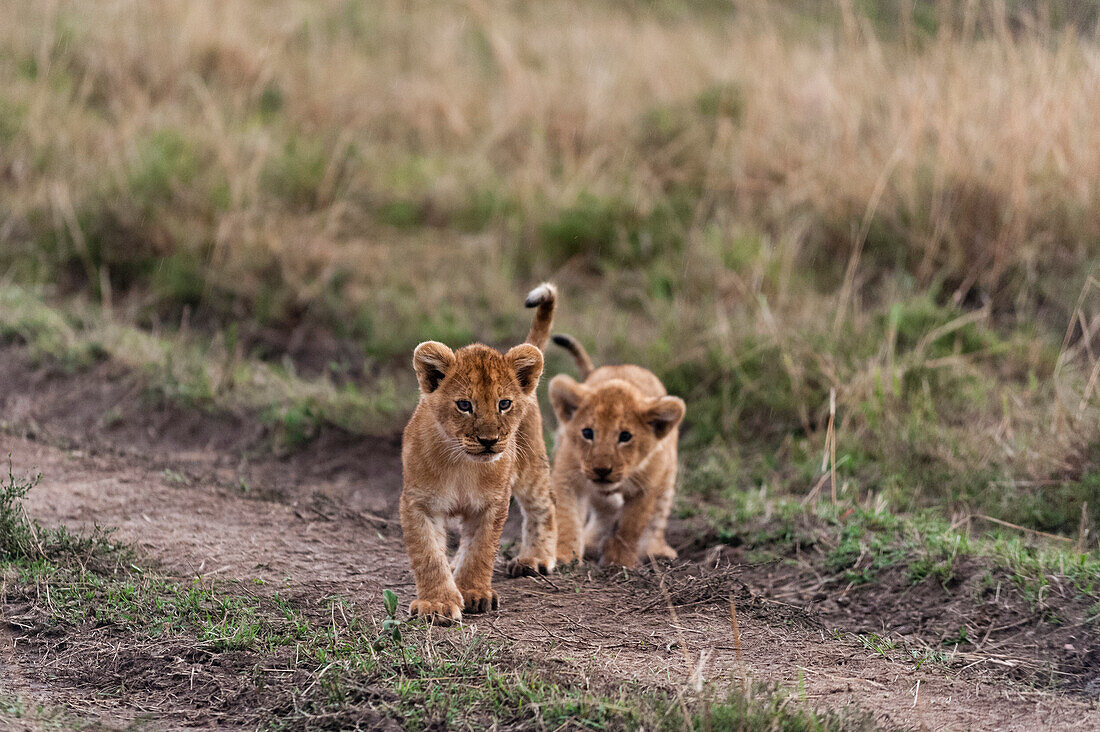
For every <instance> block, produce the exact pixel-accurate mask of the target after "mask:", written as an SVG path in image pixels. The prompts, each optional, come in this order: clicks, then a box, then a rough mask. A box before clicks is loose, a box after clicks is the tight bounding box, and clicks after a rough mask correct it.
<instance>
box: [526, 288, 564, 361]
mask: <svg viewBox="0 0 1100 732" xmlns="http://www.w3.org/2000/svg"><path fill="white" fill-rule="evenodd" d="M557 301H558V288H556V287H554V286H553V285H552V284H550V283H549V282H543V283H542V284H541V285H539V286H538V287H536V288H535V289H533V290H531V291H530V292H529V293H527V299H526V300H524V301H523V304H524V305H525V306H526V307H529V308H538V310H536V311H535V320H534V322H533V323H531V331H530V332H529V333H528V334H527V342H528V343H530V344H531V345H532V346H534V347H535V348H537V349H539V350H540V351H545V350H546V342H547V341H549V340H550V326H551V325H553V323H554V305H555V303H557Z"/></svg>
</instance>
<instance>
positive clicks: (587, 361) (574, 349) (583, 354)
mask: <svg viewBox="0 0 1100 732" xmlns="http://www.w3.org/2000/svg"><path fill="white" fill-rule="evenodd" d="M554 343H556V344H557V345H559V346H561V347H562V348H564V349H565V350H567V351H569V352H570V353H571V354H573V360H574V361H576V362H577V368H578V369H580V372H581V381H584V380H585V379H587V378H588V375H589V374H590V373H592V371H593V370H594V369H595V368H596V367H595V366H593V365H592V359H591V358H589V357H588V351H586V350H584V346H582V345H581V342H580V341H578V340H577V339H576V338H574V337H573V336H571V335H565V334H564V333H558V334H556V335H555V336H554Z"/></svg>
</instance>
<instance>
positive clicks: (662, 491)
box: [550, 335, 685, 567]
mask: <svg viewBox="0 0 1100 732" xmlns="http://www.w3.org/2000/svg"><path fill="white" fill-rule="evenodd" d="M554 343H556V344H558V345H559V346H562V347H564V348H565V349H567V350H568V351H569V352H570V353H572V354H573V358H574V360H575V361H576V362H577V367H578V368H579V369H580V371H581V376H582V377H583V378H584V383H577V382H576V381H574V380H573V379H572V378H570V377H569V376H566V375H565V374H559V375H558V376H555V377H554V378H553V379H552V380H551V381H550V403H551V404H552V405H553V407H554V413H555V414H556V415H557V418H558V432H557V439H556V443H557V448H556V449H557V452H556V454H555V455H554V470H553V473H552V476H551V483H552V484H553V487H554V495H555V499H556V503H557V514H558V551H557V557H558V561H559V562H568V561H572V560H574V559H580V558H582V557H584V556H585V555H586V548H587V549H588V554H590V555H592V556H598V557H599V559H600V563H601V564H620V565H622V566H624V567H634V566H637V564H638V559H639V556H640V557H643V558H644V557H647V556H651V555H652V556H656V557H666V558H669V559H675V558H676V550H675V549H673V548H672V547H670V546H669V545H668V543H667V542H666V541H665V527H666V526H667V524H668V513H669V510H671V508H672V499H673V496H674V495H675V492H676V441H677V439H678V437H679V425H680V421H681V420H682V419H683V418H684V411H685V406H684V400H683V399H680V398H679V397H674V396H668V393H667V392H666V391H665V387H664V385H663V384H662V383H661V381H660V379H658V378H657V377H656V376H655V375H653V374H652V373H651V372H649V371H647V370H645V369H643V368H641V367H640V366H629V365H628V366H603V367H601V368H598V369H594V368H593V366H592V361H591V359H589V357H588V354H587V353H586V352H585V350H584V347H583V346H581V344H580V343H578V342H577V341H576V340H575V339H573V338H572V337H570V336H566V335H555V336H554ZM589 511H591V518H590V519H589V520H588V522H587V523H588V525H587V527H585V526H584V524H585V519H586V518H587V517H588V514H589ZM586 545H587V547H586Z"/></svg>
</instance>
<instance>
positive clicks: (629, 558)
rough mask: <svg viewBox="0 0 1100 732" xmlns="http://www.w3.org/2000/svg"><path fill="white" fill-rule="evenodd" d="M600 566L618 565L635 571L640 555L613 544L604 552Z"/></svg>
mask: <svg viewBox="0 0 1100 732" xmlns="http://www.w3.org/2000/svg"><path fill="white" fill-rule="evenodd" d="M600 564H601V565H602V566H605V567H606V566H609V565H611V566H614V565H618V566H620V567H626V568H627V569H634V568H635V567H637V566H638V555H637V554H636V553H634V552H632V551H626V550H624V549H622V548H620V547H618V546H616V545H614V544H612V545H610V546H608V547H606V548H605V549H604V550H603V554H601V555H600Z"/></svg>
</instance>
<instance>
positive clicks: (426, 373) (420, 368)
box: [413, 341, 455, 394]
mask: <svg viewBox="0 0 1100 732" xmlns="http://www.w3.org/2000/svg"><path fill="white" fill-rule="evenodd" d="M454 365H455V354H454V351H452V350H451V349H449V348H447V347H446V346H445V345H443V344H442V343H439V342H438V341H424V342H423V343H421V344H420V345H419V346H417V347H416V350H415V351H413V370H414V371H416V380H417V381H418V382H420V393H422V394H431V393H432V392H433V391H435V390H436V389H438V388H439V384H440V382H442V381H443V379H444V378H446V376H447V374H448V373H450V371H451V367H452V366H454Z"/></svg>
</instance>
